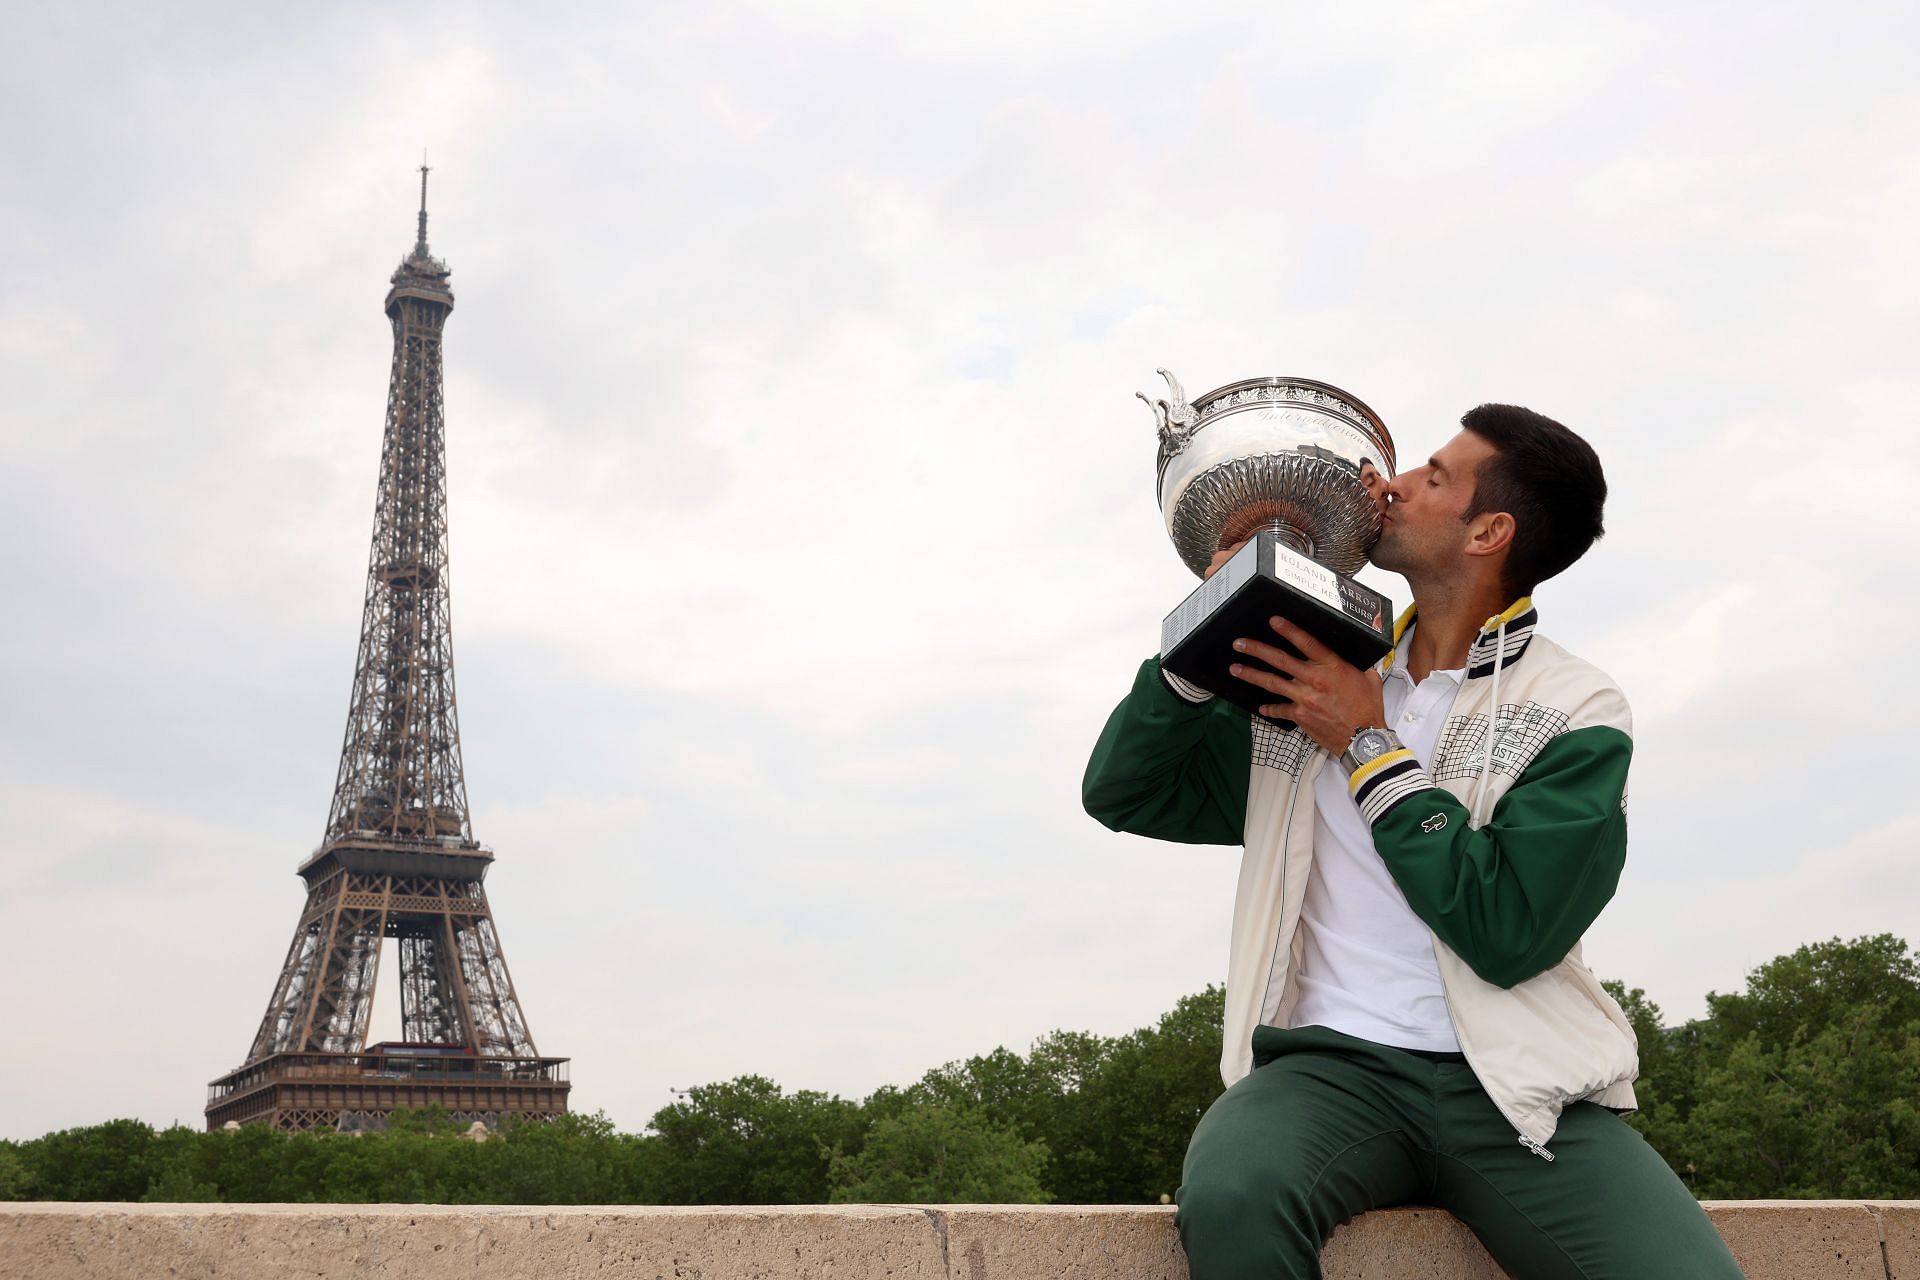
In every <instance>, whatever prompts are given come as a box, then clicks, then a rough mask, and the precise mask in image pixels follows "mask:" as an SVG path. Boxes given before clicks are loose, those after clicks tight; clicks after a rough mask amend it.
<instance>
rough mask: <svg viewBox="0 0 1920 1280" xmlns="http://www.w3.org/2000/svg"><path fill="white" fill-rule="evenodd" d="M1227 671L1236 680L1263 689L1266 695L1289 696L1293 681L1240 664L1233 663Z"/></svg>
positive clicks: (1274, 673) (1271, 672)
mask: <svg viewBox="0 0 1920 1280" xmlns="http://www.w3.org/2000/svg"><path fill="white" fill-rule="evenodd" d="M1227 670H1228V671H1229V672H1231V673H1232V674H1233V676H1234V677H1235V678H1236V679H1240V680H1245V681H1246V682H1247V683H1248V684H1250V685H1256V686H1258V687H1259V688H1262V689H1265V690H1266V691H1267V692H1268V693H1277V694H1279V695H1281V696H1282V697H1290V696H1291V690H1292V688H1293V681H1292V680H1290V679H1288V678H1287V677H1286V676H1283V675H1280V674H1278V673H1277V672H1273V671H1265V670H1262V669H1261V668H1259V667H1255V666H1249V665H1247V664H1246V663H1241V662H1236V663H1234V664H1233V665H1232V666H1231V667H1229V668H1227Z"/></svg>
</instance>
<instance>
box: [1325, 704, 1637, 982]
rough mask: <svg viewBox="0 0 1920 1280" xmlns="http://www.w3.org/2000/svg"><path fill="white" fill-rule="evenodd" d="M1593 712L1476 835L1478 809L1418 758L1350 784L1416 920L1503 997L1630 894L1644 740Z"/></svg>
mask: <svg viewBox="0 0 1920 1280" xmlns="http://www.w3.org/2000/svg"><path fill="white" fill-rule="evenodd" d="M1613 698H1614V699H1616V700H1619V695H1618V694H1614V695H1613ZM1622 702H1623V708H1624V701H1623V700H1622ZM1582 710H1584V711H1586V712H1588V713H1589V715H1587V716H1585V717H1581V716H1580V712H1581V711H1582ZM1594 710H1596V708H1592V707H1588V708H1582V709H1578V710H1576V712H1575V716H1576V717H1579V718H1576V719H1574V720H1573V723H1575V724H1580V723H1582V720H1583V719H1584V720H1585V721H1586V724H1585V727H1582V728H1573V729H1568V730H1566V731H1564V732H1562V733H1560V734H1559V735H1558V736H1556V737H1555V738H1553V739H1552V740H1551V741H1549V742H1548V743H1547V744H1546V746H1544V747H1543V748H1541V750H1540V754H1539V755H1538V756H1536V757H1534V759H1533V760H1532V761H1531V762H1530V763H1529V764H1528V765H1527V766H1526V768H1525V769H1524V770H1522V771H1521V774H1520V776H1519V778H1518V779H1516V780H1515V782H1514V784H1513V786H1512V787H1510V788H1509V789H1508V790H1507V792H1506V794H1504V795H1503V796H1501V797H1500V801H1499V803H1498V804H1496V805H1495V806H1494V808H1493V814H1492V816H1491V817H1490V818H1489V819H1488V821H1487V823H1486V825H1484V826H1482V827H1479V828H1477V829H1476V828H1473V827H1471V826H1470V825H1469V824H1468V813H1467V806H1466V805H1465V804H1463V803H1461V801H1460V800H1458V799H1457V798H1455V796H1454V795H1453V793H1452V792H1450V791H1448V790H1447V789H1446V788H1444V787H1441V786H1439V785H1438V784H1436V783H1435V782H1434V781H1433V779H1432V778H1431V777H1429V776H1428V774H1427V771H1426V770H1425V769H1423V768H1422V767H1421V766H1420V762H1419V761H1418V760H1416V759H1415V758H1414V756H1413V753H1412V752H1410V751H1396V752H1392V753H1390V754H1388V755H1385V756H1382V757H1381V758H1380V759H1378V760H1375V761H1373V762H1372V763H1371V764H1369V765H1366V766H1363V767H1362V768H1360V769H1356V770H1355V771H1354V773H1353V776H1352V777H1351V778H1349V779H1348V784H1347V785H1348V790H1349V792H1350V794H1352V795H1353V797H1354V800H1355V801H1356V802H1357V803H1358V805H1359V806H1360V812H1361V815H1362V816H1363V817H1364V818H1366V820H1367V823H1368V825H1369V826H1370V827H1372V829H1373V844H1374V848H1376V849H1377V850H1379V852H1380V858H1381V860H1382V861H1383V862H1385V863H1386V865H1387V870H1388V871H1389V872H1390V873H1392V875H1393V879H1394V883H1396V884H1398V885H1399V886H1400V891H1401V892H1402V893H1404V894H1406V897H1407V904H1408V905H1409V906H1411V907H1412V908H1413V911H1414V914H1415V915H1417V916H1419V917H1420V918H1421V919H1422V920H1423V921H1425V922H1426V924H1427V927H1428V928H1430V929H1432V930H1433V932H1434V934H1435V935H1436V936H1437V937H1438V938H1439V939H1440V940H1441V941H1442V942H1444V943H1446V944H1447V945H1448V946H1449V947H1451V948H1453V950H1454V951H1455V952H1456V953H1457V954H1458V955H1459V956H1460V958H1461V959H1463V960H1465V961H1466V962H1467V964H1468V965H1469V966H1471V967H1472V969H1473V971H1474V973H1476V974H1477V975H1479V977H1480V978H1482V979H1483V980H1484V981H1487V982H1491V983H1493V984H1494V985H1495V986H1500V987H1512V986H1515V985H1517V984H1519V983H1522V982H1525V981H1526V980H1527V979H1528V978H1531V977H1533V976H1534V975H1535V974H1537V973H1540V972H1542V971H1544V970H1547V969H1550V968H1552V967H1553V966H1554V965H1556V964H1558V963H1560V961H1561V960H1563V959H1565V958H1566V955H1567V953H1568V952H1569V951H1571V950H1573V947H1574V944H1575V943H1577V942H1579V941H1580V937H1581V935H1582V934H1584V933H1585V932H1586V931H1587V928H1588V926H1590V925H1591V924H1592V923H1593V922H1594V919H1595V918H1596V917H1598V916H1599V914H1600V911H1601V909H1602V908H1603V907H1605V906H1606V905H1607V902H1608V901H1609V900H1610V899H1611V898H1612V897H1613V893H1614V890H1615V888H1616V887H1617V886H1618V885H1619V883H1620V871H1621V868H1622V867H1624V866H1625V865H1626V858H1627V815H1626V810H1625V806H1624V799H1625V795H1626V786H1627V768H1628V764H1629V763H1630V761H1631V759H1632V756H1633V740H1632V739H1631V738H1630V737H1628V736H1627V734H1626V733H1625V732H1623V731H1622V730H1621V729H1619V728H1617V727H1615V726H1614V725H1612V724H1604V723H1592V716H1591V712H1593V711H1594Z"/></svg>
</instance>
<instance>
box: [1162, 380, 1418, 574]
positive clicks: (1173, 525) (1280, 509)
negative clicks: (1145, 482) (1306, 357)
mask: <svg viewBox="0 0 1920 1280" xmlns="http://www.w3.org/2000/svg"><path fill="white" fill-rule="evenodd" d="M1158 372H1159V373H1160V375H1161V376H1162V377H1163V378H1165V379H1166V381H1167V387H1168V391H1169V396H1168V397H1167V398H1164V399H1158V400H1154V399H1149V398H1148V397H1147V396H1146V395H1144V394H1139V398H1140V399H1141V400H1143V401H1145V402H1146V404H1147V405H1148V407H1149V408H1151V409H1152V410H1153V413H1154V417H1155V420H1156V422H1157V424H1158V427H1159V451H1158V454H1159V456H1158V459H1157V463H1158V465H1157V466H1156V467H1155V469H1154V470H1155V486H1154V487H1155V497H1156V500H1157V502H1158V505H1159V506H1160V508H1161V513H1162V515H1163V516H1164V517H1165V519H1166V522H1167V533H1168V536H1169V537H1171V538H1172V539H1173V543H1174V547H1175V550H1176V551H1177V552H1178V553H1179V555H1180V558H1181V560H1182V561H1183V562H1184V563H1185V564H1186V565H1187V567H1188V568H1190V569H1192V570H1193V571H1194V573H1195V574H1197V575H1200V576H1204V574H1205V569H1206V566H1207V564H1208V563H1209V561H1210V558H1211V556H1212V554H1213V552H1214V550H1215V549H1216V547H1217V545H1218V543H1217V541H1216V539H1217V538H1218V537H1219V536H1220V535H1221V533H1222V527H1223V525H1226V524H1228V523H1230V522H1232V521H1233V519H1234V517H1233V514H1232V513H1233V512H1235V511H1239V512H1243V513H1244V512H1254V511H1256V510H1257V512H1258V513H1259V514H1258V515H1257V516H1256V517H1255V518H1259V519H1268V520H1276V521H1278V523H1276V524H1273V525H1271V526H1269V527H1273V528H1276V529H1280V528H1291V529H1293V530H1295V531H1296V532H1297V533H1298V535H1299V537H1300V539H1301V541H1300V543H1299V545H1298V549H1299V550H1301V551H1304V552H1308V553H1309V554H1311V555H1312V556H1313V558H1314V559H1316V560H1320V561H1321V562H1322V563H1325V564H1327V565H1328V566H1329V567H1332V568H1334V569H1335V570H1336V571H1337V572H1340V573H1343V574H1352V573H1354V572H1355V571H1357V570H1358V569H1359V568H1360V566H1361V565H1362V564H1364V563H1365V560H1366V554H1367V550H1368V549H1369V548H1370V547H1371V545H1372V542H1373V539H1374V538H1375V537H1377V536H1378V517H1377V516H1374V518H1373V519H1372V520H1367V519H1365V518H1363V517H1362V515H1361V512H1360V511H1359V510H1358V508H1357V506H1356V504H1354V503H1353V501H1352V499H1351V498H1349V497H1344V496H1341V497H1336V493H1340V492H1343V491H1347V485H1348V483H1349V482H1354V483H1356V485H1357V481H1358V479H1359V477H1360V475H1361V474H1362V470H1363V468H1364V467H1365V466H1367V465H1368V464H1371V465H1372V466H1373V467H1374V468H1375V469H1376V470H1377V471H1379V472H1381V473H1383V474H1384V475H1385V476H1386V477H1387V478H1388V479H1392V478H1394V477H1395V476H1396V475H1397V474H1398V453H1397V450H1396V449H1395V447H1394V443H1393V436H1392V434H1391V433H1390V432H1389V431H1388V430H1387V426H1386V423H1385V422H1384V421H1383V420H1382V419H1381V417H1380V415H1379V414H1378V413H1376V412H1374V410H1373V408H1372V407H1371V406H1369V405H1368V404H1367V403H1366V402H1365V401H1363V400H1361V399H1360V398H1359V397H1358V396H1356V395H1354V394H1352V393H1351V392H1349V391H1346V390H1345V389H1343V388H1341V387H1338V386H1335V385H1334V384H1332V383H1330V382H1325V381H1322V380H1320V379H1317V378H1304V377H1298V376H1294V375H1283V374H1267V375H1260V376H1256V377H1250V378H1239V379H1235V380H1234V381H1232V382H1227V383H1223V384H1221V385H1220V386H1217V387H1215V388H1213V389H1212V390H1210V391H1207V392H1205V393H1203V394H1201V395H1197V396H1194V397H1193V398H1192V399H1191V400H1189V399H1188V397H1187V395H1186V393H1185V391H1184V389H1183V388H1182V387H1181V385H1180V381H1179V379H1178V378H1176V377H1175V376H1174V375H1173V374H1172V373H1170V372H1169V371H1167V370H1166V369H1160V370H1159V371H1158ZM1136 394H1138V393H1136ZM1316 424H1318V425H1316ZM1223 433H1224V434H1223ZM1269 441H1271V443H1269ZM1343 475H1344V476H1346V477H1348V478H1347V479H1342V476H1343ZM1367 515H1373V509H1372V504H1371V502H1370V501H1368V502H1367ZM1362 526H1365V527H1364V528H1363V527H1362ZM1202 544H1206V545H1202Z"/></svg>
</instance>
